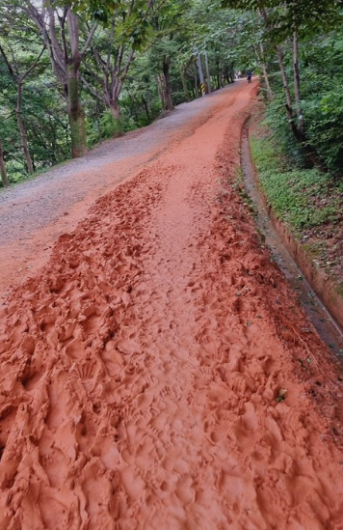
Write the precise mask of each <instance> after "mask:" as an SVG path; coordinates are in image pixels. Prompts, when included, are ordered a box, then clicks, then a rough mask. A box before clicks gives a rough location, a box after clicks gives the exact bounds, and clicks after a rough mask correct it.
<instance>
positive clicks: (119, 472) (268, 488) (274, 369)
mask: <svg viewBox="0 0 343 530" xmlns="http://www.w3.org/2000/svg"><path fill="white" fill-rule="evenodd" d="M254 92H255V89H254V86H252V87H251V86H244V87H243V88H242V90H241V91H240V92H239V93H237V94H235V95H229V94H228V97H227V101H226V105H225V106H223V108H222V110H221V111H218V113H217V114H216V115H214V116H213V117H212V118H211V119H210V120H209V121H208V122H207V123H206V124H204V125H202V126H201V127H199V128H198V129H197V130H196V131H195V133H194V134H193V135H192V136H190V137H188V138H185V139H184V140H183V141H182V142H180V143H179V145H178V146H174V147H173V149H171V150H170V151H169V152H168V153H167V154H164V155H162V156H161V157H160V158H159V159H158V160H157V161H156V162H154V163H152V164H150V165H149V166H148V167H147V168H146V169H144V170H143V171H141V172H140V173H139V174H138V175H137V176H136V177H135V178H134V179H132V180H131V181H130V182H128V183H126V184H123V185H122V186H120V187H119V188H118V189H117V190H116V191H114V192H113V193H111V194H109V195H107V196H105V197H103V198H102V199H100V200H99V201H98V203H97V205H96V206H95V208H94V209H93V211H92V213H91V215H90V216H89V218H88V219H87V220H86V221H84V222H83V223H81V224H80V225H79V227H78V229H77V231H76V232H75V233H73V234H69V235H64V236H62V237H60V239H59V241H58V243H57V245H56V246H55V248H54V251H53V255H52V258H51V261H50V263H49V265H48V266H47V267H46V268H45V269H44V270H43V271H42V273H41V274H40V276H39V277H37V278H34V279H32V280H30V281H28V282H27V283H26V284H25V285H23V286H21V287H20V288H19V289H18V290H17V291H15V292H14V293H13V295H12V296H11V297H10V299H9V300H8V302H7V305H6V306H5V307H3V309H2V312H1V315H0V323H1V324H0V327H1V338H0V344H1V350H0V351H1V371H0V382H1V391H0V418H1V419H0V429H1V430H0V443H1V448H2V449H1V454H2V458H1V462H0V473H1V479H0V490H1V495H0V528H1V530H2V529H6V530H17V529H18V530H19V529H21V528H26V529H29V530H31V529H32V530H33V529H34V530H40V529H43V528H44V529H49V530H50V529H51V530H52V529H53V530H56V529H58V530H64V529H65V530H67V529H68V530H76V529H77V530H79V529H87V530H99V529H100V528H101V529H102V530H107V529H111V530H112V529H116V530H134V529H137V530H138V529H139V530H143V529H145V530H153V529H156V530H161V529H168V530H174V529H175V530H176V529H192V530H194V529H199V530H213V529H216V530H217V529H218V530H227V529H228V528H232V529H234V530H253V529H254V530H257V529H258V530H262V529H263V530H264V529H268V530H269V529H277V530H286V529H287V530H300V529H302V530H309V529H311V530H341V528H342V522H341V515H342V511H343V501H342V499H343V496H342V493H343V485H342V471H343V469H342V466H343V450H342V446H341V441H342V434H343V433H342V420H343V417H342V405H341V397H342V390H343V383H342V381H341V380H339V374H338V372H337V371H336V368H335V367H334V366H333V365H332V362H331V358H330V354H329V352H328V351H327V350H326V348H325V346H324V345H323V344H322V343H321V342H320V340H319V339H318V337H317V335H316V333H315V332H314V330H313V329H312V328H311V325H310V324H309V323H308V321H307V320H306V318H305V316H304V314H303V312H302V311H301V309H300V308H299V307H298V305H297V303H296V301H295V297H294V295H293V293H292V292H291V291H290V289H289V287H288V285H287V284H286V282H285V280H284V278H283V276H282V275H281V273H280V272H279V271H278V269H277V268H276V266H275V265H273V264H272V263H271V262H270V260H269V255H268V253H267V251H266V250H261V249H260V247H259V245H258V241H257V238H256V234H255V228H254V226H253V222H252V220H251V218H250V216H249V214H248V213H247V210H246V209H245V207H244V206H243V205H242V203H241V201H240V199H239V198H238V196H237V195H236V193H235V191H234V187H233V186H231V184H230V182H229V183H228V182H227V178H228V177H229V178H230V179H234V178H235V172H236V168H237V165H238V164H239V154H238V150H239V141H240V128H241V124H242V121H243V119H244V111H245V109H246V108H247V106H248V105H249V102H250V100H251V98H252V96H253V94H254ZM223 138H225V140H224V142H223ZM231 182H232V180H231ZM309 331H310V333H309Z"/></svg>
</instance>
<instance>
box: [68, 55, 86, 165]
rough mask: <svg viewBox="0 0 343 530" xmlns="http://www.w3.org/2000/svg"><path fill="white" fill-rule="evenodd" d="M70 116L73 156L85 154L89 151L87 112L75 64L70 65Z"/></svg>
mask: <svg viewBox="0 0 343 530" xmlns="http://www.w3.org/2000/svg"><path fill="white" fill-rule="evenodd" d="M67 82H68V118H69V125H70V134H71V153H72V157H73V158H79V157H80V156H84V155H85V154H86V152H87V143H86V124H85V113H84V111H83V109H82V108H81V104H80V97H79V81H78V76H77V74H76V72H75V67H74V64H69V65H68V79H67Z"/></svg>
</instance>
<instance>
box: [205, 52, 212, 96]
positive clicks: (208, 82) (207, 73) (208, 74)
mask: <svg viewBox="0 0 343 530" xmlns="http://www.w3.org/2000/svg"><path fill="white" fill-rule="evenodd" d="M205 67H206V78H207V91H208V93H209V94H211V77H210V69H209V66H208V57H207V52H205Z"/></svg>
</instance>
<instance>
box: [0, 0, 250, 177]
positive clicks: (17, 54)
mask: <svg viewBox="0 0 343 530" xmlns="http://www.w3.org/2000/svg"><path fill="white" fill-rule="evenodd" d="M244 16H245V15H239V18H240V19H244ZM242 17H243V18H242ZM241 29H242V26H241V25H239V24H238V20H237V14H235V13H233V12H232V10H229V9H224V10H223V9H220V0H214V1H211V0H205V1H200V0H175V1H174V2H165V1H164V0H149V1H148V0H130V1H128V0H117V1H113V2H98V1H97V0H89V1H82V2H69V1H68V0H60V1H58V0H57V1H55V2H46V1H45V0H24V1H19V0H1V1H0V117H1V124H2V127H1V132H0V159H1V161H2V166H1V167H2V171H1V173H2V177H3V178H2V180H3V182H4V183H5V184H6V183H7V181H6V178H5V176H4V175H3V172H4V171H5V172H6V173H7V176H8V177H9V180H10V181H12V182H13V181H16V180H18V179H21V178H26V177H27V176H28V175H30V174H32V173H34V172H36V171H39V170H43V169H44V168H47V167H49V166H52V165H54V164H56V163H59V162H61V161H63V160H65V159H66V158H68V157H69V156H70V154H72V155H73V156H82V154H83V153H84V152H85V148H86V147H87V146H88V147H89V146H91V145H93V144H95V143H97V142H99V141H101V140H102V139H104V138H109V137H113V136H116V135H118V134H121V133H122V132H125V131H128V130H131V129H134V128H137V127H142V126H145V125H147V124H149V123H150V122H151V121H152V120H154V119H156V117H158V116H159V115H160V114H161V113H163V112H166V111H169V110H171V109H173V107H174V105H176V104H178V103H181V102H183V101H190V100H192V99H194V98H197V97H201V95H202V93H201V87H200V81H199V72H198V68H197V58H200V63H201V67H202V73H203V75H204V78H205V81H206V84H207V91H209V90H211V89H217V88H220V87H222V86H224V85H225V84H227V83H229V82H232V81H233V77H234V76H233V68H234V64H235V63H236V62H237V59H238V58H239V56H240V54H241V55H242V53H241V52H242V50H241V48H240V44H241V40H242V35H241ZM244 56H245V57H248V58H247V59H246V60H247V61H249V60H250V59H249V57H251V51H248V53H247V54H244ZM206 64H207V65H208V68H209V79H207V75H206ZM243 66H244V64H240V67H241V68H242V67H243ZM86 141H87V144H86Z"/></svg>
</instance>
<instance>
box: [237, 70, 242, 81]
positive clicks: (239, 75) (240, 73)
mask: <svg viewBox="0 0 343 530" xmlns="http://www.w3.org/2000/svg"><path fill="white" fill-rule="evenodd" d="M238 79H242V72H241V71H240V70H238Z"/></svg>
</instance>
